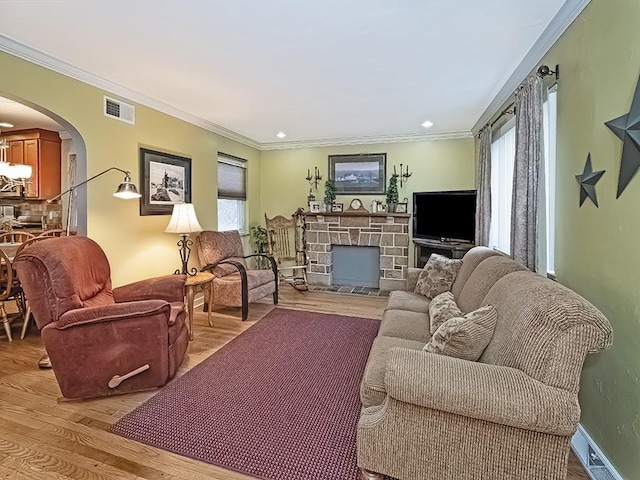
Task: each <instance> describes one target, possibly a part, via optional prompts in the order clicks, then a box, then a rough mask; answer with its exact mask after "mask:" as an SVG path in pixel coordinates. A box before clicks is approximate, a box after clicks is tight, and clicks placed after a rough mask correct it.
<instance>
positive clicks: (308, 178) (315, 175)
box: [305, 167, 322, 190]
mask: <svg viewBox="0 0 640 480" xmlns="http://www.w3.org/2000/svg"><path fill="white" fill-rule="evenodd" d="M305 180H306V181H307V182H309V185H313V188H315V189H316V190H317V189H318V182H319V181H320V180H322V175H320V170H318V167H313V176H312V175H311V171H310V170H309V169H308V168H307V176H306V178H305Z"/></svg>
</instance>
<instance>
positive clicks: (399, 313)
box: [378, 310, 431, 343]
mask: <svg viewBox="0 0 640 480" xmlns="http://www.w3.org/2000/svg"><path fill="white" fill-rule="evenodd" d="M378 335H386V336H388V337H398V338H404V339H407V340H415V341H418V342H422V343H425V342H428V341H429V338H431V334H430V333H429V315H428V314H427V313H420V312H409V311H406V310H385V312H384V315H383V316H382V323H381V324H380V330H379V332H378Z"/></svg>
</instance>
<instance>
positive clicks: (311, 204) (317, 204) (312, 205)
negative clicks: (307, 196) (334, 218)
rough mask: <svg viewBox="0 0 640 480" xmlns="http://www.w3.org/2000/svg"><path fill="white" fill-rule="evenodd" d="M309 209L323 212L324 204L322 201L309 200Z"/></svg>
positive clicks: (312, 211) (314, 211)
mask: <svg viewBox="0 0 640 480" xmlns="http://www.w3.org/2000/svg"><path fill="white" fill-rule="evenodd" d="M309 211H310V212H311V213H320V212H322V204H321V203H320V202H309Z"/></svg>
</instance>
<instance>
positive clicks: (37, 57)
mask: <svg viewBox="0 0 640 480" xmlns="http://www.w3.org/2000/svg"><path fill="white" fill-rule="evenodd" d="M0 51H3V52H6V53H8V54H10V55H13V56H14V57H18V58H22V59H23V60H27V61H28V62H31V63H35V64H36V65H39V66H41V67H44V68H47V69H49V70H53V71H54V72H57V73H60V74H62V75H65V76H67V77H70V78H73V79H75V80H78V81H80V82H83V83H87V84H89V85H92V86H94V87H97V88H100V89H102V90H106V91H107V92H108V93H111V94H115V95H118V96H120V97H123V98H124V99H126V100H129V101H133V102H135V103H139V104H140V105H144V106H146V107H150V108H153V109H155V110H158V111H159V112H162V113H166V114H167V115H171V116H172V117H175V118H178V119H180V120H184V121H185V122H188V123H190V124H192V125H195V126H197V127H201V128H204V129H205V130H208V131H210V132H213V133H217V134H218V135H221V136H223V137H226V138H229V139H231V140H235V141H236V142H239V143H242V144H244V145H247V146H249V147H253V148H256V149H258V150H259V149H260V143H259V142H256V141H255V140H253V139H252V138H249V137H246V136H244V135H242V134H239V133H236V132H233V131H231V130H229V129H227V128H225V127H222V126H220V125H217V124H215V123H213V122H209V121H207V120H204V119H202V118H200V117H197V116H196V115H193V114H191V113H188V112H185V111H184V110H180V109H179V108H175V107H173V106H171V105H169V104H166V103H164V102H162V101H160V100H157V99H155V98H153V97H150V96H148V95H145V94H144V93H140V92H138V91H136V90H132V89H130V88H127V87H125V86H123V85H120V84H118V83H115V82H112V81H110V80H106V79H104V78H102V77H99V76H97V75H94V74H92V73H89V72H87V71H85V70H82V69H81V68H78V67H75V66H73V65H71V64H69V63H67V62H65V61H63V60H60V59H59V58H56V57H54V56H52V55H49V54H47V53H44V52H43V51H41V50H38V49H35V48H33V47H31V46H29V45H27V44H25V43H22V42H20V41H18V40H16V39H15V38H12V37H9V36H8V35H5V34H2V33H0Z"/></svg>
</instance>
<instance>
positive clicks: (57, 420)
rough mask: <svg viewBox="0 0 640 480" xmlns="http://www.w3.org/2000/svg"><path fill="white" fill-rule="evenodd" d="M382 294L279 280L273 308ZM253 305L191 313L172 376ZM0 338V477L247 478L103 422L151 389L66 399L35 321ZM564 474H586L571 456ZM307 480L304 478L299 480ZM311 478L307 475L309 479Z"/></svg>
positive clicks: (323, 308)
mask: <svg viewBox="0 0 640 480" xmlns="http://www.w3.org/2000/svg"><path fill="white" fill-rule="evenodd" d="M385 303H386V299H384V298H377V297H363V296H356V295H353V296H351V295H340V294H332V293H323V292H305V293H300V292H297V291H295V290H293V289H292V288H290V287H289V286H284V287H283V288H282V291H281V295H280V307H284V308H295V309H303V310H312V311H318V312H329V313H340V314H343V315H351V316H362V317H369V318H380V317H381V315H382V310H383V308H384V305H385ZM273 308H274V307H273V305H271V304H270V303H267V302H265V303H262V302H260V303H255V304H252V305H251V307H250V308H249V320H248V321H246V322H241V321H240V320H239V318H238V312H237V311H235V310H234V309H219V310H216V311H215V312H214V315H213V316H214V322H215V326H214V327H213V328H211V327H209V326H208V324H207V319H206V314H203V313H201V312H200V313H196V315H194V317H195V329H194V330H195V339H194V341H193V342H191V344H190V345H189V348H188V350H187V354H186V357H185V360H184V362H183V364H182V367H181V369H180V372H179V374H178V375H181V374H183V373H184V372H186V371H188V370H189V369H190V368H192V367H194V366H195V365H197V364H198V363H200V362H201V361H202V360H204V359H205V358H207V357H208V356H209V355H211V354H212V353H213V352H215V351H216V350H217V349H219V348H220V347H221V346H223V345H224V344H225V343H227V342H228V341H230V340H231V339H233V338H234V337H235V336H236V335H238V334H240V333H241V332H243V331H244V330H246V329H247V328H249V327H250V326H251V325H253V324H254V323H255V322H256V321H257V320H259V319H260V318H262V317H263V316H264V315H266V314H267V313H268V312H270V311H271V310H272V309H273ZM19 330H20V325H19V322H15V325H14V327H13V334H14V341H13V342H12V343H8V342H7V340H6V337H4V336H0V477H2V478H10V479H20V480H22V479H24V480H32V479H41V478H43V479H45V478H47V479H48V478H52V479H61V478H74V479H91V480H93V479H96V480H98V479H105V480H111V479H134V478H140V479H163V480H172V479H176V480H177V479H201V478H209V479H218V480H249V478H250V477H247V476H245V475H241V474H238V473H234V472H231V471H228V470H224V469H222V468H219V467H215V466H213V465H209V464H206V463H201V462H198V461H195V460H191V459H188V458H185V457H181V456H179V455H175V454H173V453H169V452H165V451H164V450H160V449H156V448H152V447H148V446H146V445H143V444H141V443H137V442H134V441H131V440H127V439H124V438H122V437H119V436H117V435H112V434H111V433H109V432H108V431H107V430H108V428H109V427H110V426H111V425H112V424H113V423H115V422H116V421H117V420H118V419H120V418H121V417H122V416H123V415H125V414H126V413H128V412H130V411H131V410H133V409H134V408H135V407H137V406H138V405H140V404H141V403H143V402H144V401H145V400H147V399H148V398H150V397H151V396H153V395H154V394H155V393H156V392H157V390H154V391H149V392H142V393H134V394H129V395H121V396H116V397H110V398H102V399H96V400H87V401H81V402H70V401H65V400H63V399H62V398H61V396H60V390H59V389H58V384H57V383H56V380H55V378H54V375H53V371H51V370H40V369H38V367H37V362H38V359H39V358H40V356H41V355H42V353H43V348H42V343H41V342H40V338H39V335H38V332H37V330H36V329H35V327H33V326H32V327H31V328H30V330H29V333H28V335H27V337H26V338H25V339H24V340H20V339H19V338H20V337H19V334H20V332H19ZM567 479H568V480H588V477H587V476H586V474H585V473H584V470H583V469H582V468H581V466H580V464H579V462H578V460H577V459H576V458H575V457H574V456H573V454H571V458H570V462H569V475H568V476H567ZM305 480H307V479H305ZM308 480H312V479H308Z"/></svg>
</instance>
